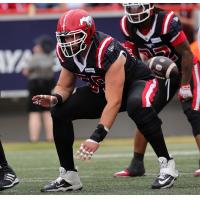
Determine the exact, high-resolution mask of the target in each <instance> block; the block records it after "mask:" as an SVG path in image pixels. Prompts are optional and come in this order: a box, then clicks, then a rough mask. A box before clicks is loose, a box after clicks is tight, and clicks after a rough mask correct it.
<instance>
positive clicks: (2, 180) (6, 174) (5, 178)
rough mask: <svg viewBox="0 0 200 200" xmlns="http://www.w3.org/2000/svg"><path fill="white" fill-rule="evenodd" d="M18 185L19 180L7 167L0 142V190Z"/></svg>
mask: <svg viewBox="0 0 200 200" xmlns="http://www.w3.org/2000/svg"><path fill="white" fill-rule="evenodd" d="M18 183H19V180H18V178H17V176H16V174H15V172H14V171H13V169H12V168H11V167H10V166H9V165H8V162H7V160H6V157H5V153H4V149H3V146H2V143H1V140H0V190H5V189H8V188H11V187H13V186H15V185H16V184H18Z"/></svg>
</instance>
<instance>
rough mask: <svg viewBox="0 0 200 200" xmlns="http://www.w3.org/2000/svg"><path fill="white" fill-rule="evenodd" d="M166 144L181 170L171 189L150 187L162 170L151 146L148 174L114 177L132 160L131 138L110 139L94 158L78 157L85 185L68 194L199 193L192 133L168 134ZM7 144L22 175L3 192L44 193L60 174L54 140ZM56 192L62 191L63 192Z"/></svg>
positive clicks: (15, 167) (199, 186) (196, 158)
mask: <svg viewBox="0 0 200 200" xmlns="http://www.w3.org/2000/svg"><path fill="white" fill-rule="evenodd" d="M80 142H81V141H78V142H76V143H75V150H77V149H78V147H79V145H80ZM167 144H168V148H169V150H170V153H172V154H173V155H174V157H175V160H176V164H177V168H178V169H179V173H180V176H179V178H178V180H177V181H176V182H175V185H174V187H173V188H171V189H163V190H152V189H151V188H150V186H151V183H152V182H153V180H154V178H155V176H156V175H157V173H158V171H159V166H158V162H157V159H156V157H155V155H154V153H153V151H152V149H151V148H150V147H148V151H147V153H146V157H145V166H146V176H143V177H137V178H115V177H113V173H114V172H116V171H119V170H122V169H123V168H124V167H126V166H127V165H128V164H129V161H130V158H131V154H132V153H131V149H132V139H112V140H110V139H107V140H106V141H105V142H104V143H103V144H102V145H101V147H100V149H99V150H98V152H96V154H95V156H94V157H93V159H92V160H91V161H77V160H76V165H77V166H78V169H79V174H80V177H81V180H82V183H83V189H82V191H78V192H67V193H65V194H67V195H71V194H76V195H85V194H87V195H88V194H99V195H101V194H113V195H118V194H123V195H139V194H153V195H156V194H167V195H170V194H181V195H184V194H200V189H199V188H200V177H193V175H192V172H193V171H194V170H196V168H197V166H198V158H199V155H198V151H197V148H196V144H195V142H194V139H193V137H169V138H167ZM4 146H5V150H6V154H7V158H8V160H9V162H10V164H11V165H12V166H13V168H14V169H15V171H16V173H17V175H18V177H19V179H20V184H19V185H17V186H16V187H14V188H12V189H10V190H4V191H1V192H0V194H1V195H4V194H9V195H12V194H21V195H24V194H27V195H29V194H34V195H35V194H42V193H40V188H41V187H43V185H44V184H46V183H47V182H48V181H50V180H53V179H55V178H57V176H58V167H59V165H58V159H57V156H56V152H55V148H54V144H51V143H38V144H29V143H17V144H14V143H13V144H4ZM45 194H46V193H45ZM49 194H52V193H49ZM53 194H57V195H58V194H62V195H63V193H62V192H60V193H53Z"/></svg>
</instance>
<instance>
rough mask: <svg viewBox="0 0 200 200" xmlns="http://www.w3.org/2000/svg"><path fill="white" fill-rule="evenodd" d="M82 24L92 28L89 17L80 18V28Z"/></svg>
mask: <svg viewBox="0 0 200 200" xmlns="http://www.w3.org/2000/svg"><path fill="white" fill-rule="evenodd" d="M84 22H86V24H87V25H88V26H92V17H91V16H87V17H82V18H81V19H80V25H81V26H82V25H83V23H84Z"/></svg>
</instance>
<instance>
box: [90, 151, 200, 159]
mask: <svg viewBox="0 0 200 200" xmlns="http://www.w3.org/2000/svg"><path fill="white" fill-rule="evenodd" d="M170 154H171V155H173V156H188V155H198V154H199V152H198V151H170ZM132 156H133V154H132V153H110V154H97V155H93V157H94V158H120V157H121V158H129V157H132ZM152 156H155V153H153V152H152V153H145V157H152Z"/></svg>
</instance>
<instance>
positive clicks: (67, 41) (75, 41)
mask: <svg viewBox="0 0 200 200" xmlns="http://www.w3.org/2000/svg"><path fill="white" fill-rule="evenodd" d="M86 37H87V33H85V32H84V31H83V30H81V29H80V30H75V31H70V32H56V38H57V42H58V45H59V46H60V48H61V50H62V52H63V54H64V56H65V57H73V56H75V55H77V54H78V53H80V52H81V51H83V50H84V49H85V48H86V46H87V45H86V44H85V39H86Z"/></svg>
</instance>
